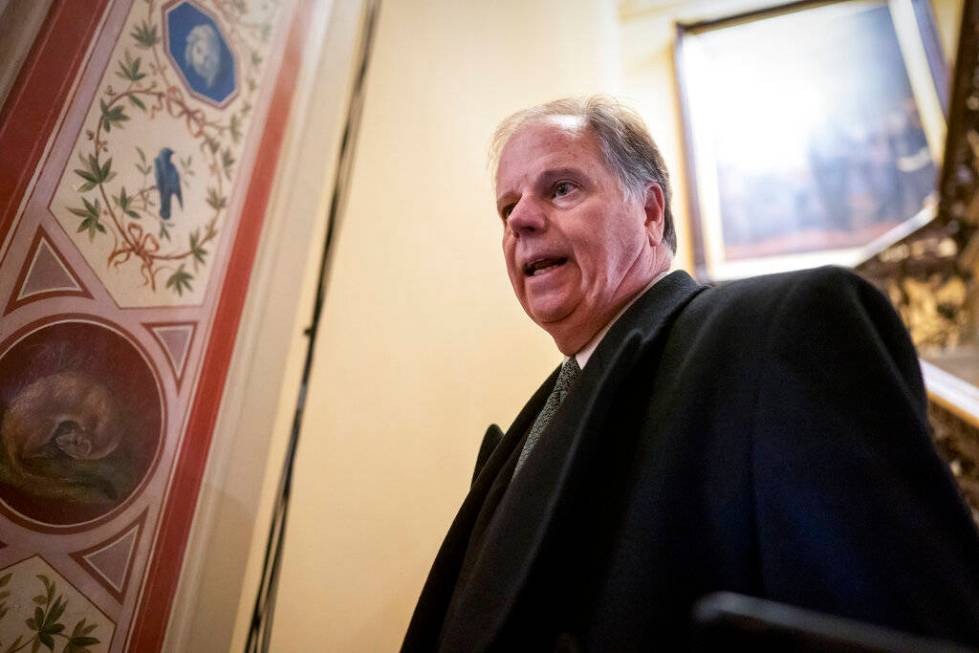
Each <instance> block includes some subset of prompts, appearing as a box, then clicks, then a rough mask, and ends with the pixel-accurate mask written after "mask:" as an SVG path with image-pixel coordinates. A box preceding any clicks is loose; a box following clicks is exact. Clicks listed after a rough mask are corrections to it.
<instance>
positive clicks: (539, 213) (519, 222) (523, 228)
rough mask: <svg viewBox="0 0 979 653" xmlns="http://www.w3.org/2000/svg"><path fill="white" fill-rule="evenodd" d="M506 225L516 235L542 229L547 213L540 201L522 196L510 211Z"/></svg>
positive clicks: (545, 222)
mask: <svg viewBox="0 0 979 653" xmlns="http://www.w3.org/2000/svg"><path fill="white" fill-rule="evenodd" d="M507 226H508V227H510V229H511V230H512V231H513V233H515V234H517V235H523V234H528V233H534V232H538V231H543V230H544V228H545V227H546V226H547V214H546V212H545V209H544V207H543V206H541V204H540V202H538V201H537V200H535V199H534V198H531V197H522V198H520V201H519V202H517V205H516V206H514V207H513V210H512V211H510V216H509V217H508V218H507Z"/></svg>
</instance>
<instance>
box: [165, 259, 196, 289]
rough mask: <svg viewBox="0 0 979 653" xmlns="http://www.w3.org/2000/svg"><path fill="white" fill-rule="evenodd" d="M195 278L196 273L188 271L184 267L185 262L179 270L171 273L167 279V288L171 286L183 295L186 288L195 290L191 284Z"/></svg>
mask: <svg viewBox="0 0 979 653" xmlns="http://www.w3.org/2000/svg"><path fill="white" fill-rule="evenodd" d="M193 280H194V275H192V274H191V273H190V272H187V271H186V270H185V269H184V266H183V264H181V265H180V267H179V268H177V271H176V272H174V273H173V274H172V275H170V278H169V279H167V288H171V289H172V290H173V291H174V292H176V293H177V294H178V295H180V296H183V294H184V290H187V291H188V292H189V291H191V290H193V288H191V285H190V282H191V281H193Z"/></svg>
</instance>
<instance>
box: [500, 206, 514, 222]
mask: <svg viewBox="0 0 979 653" xmlns="http://www.w3.org/2000/svg"><path fill="white" fill-rule="evenodd" d="M511 213H513V204H507V205H506V206H504V207H503V208H502V209H500V217H501V218H503V219H504V220H506V219H507V218H509V217H510V214H511Z"/></svg>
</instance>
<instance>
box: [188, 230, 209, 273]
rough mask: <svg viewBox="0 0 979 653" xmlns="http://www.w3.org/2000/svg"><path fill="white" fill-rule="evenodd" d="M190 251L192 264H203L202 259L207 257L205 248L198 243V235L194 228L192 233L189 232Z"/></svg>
mask: <svg viewBox="0 0 979 653" xmlns="http://www.w3.org/2000/svg"><path fill="white" fill-rule="evenodd" d="M190 253H191V254H192V255H193V257H194V266H195V267H196V266H197V265H198V264H203V263H204V259H205V258H206V257H207V250H206V249H204V247H203V246H202V245H201V243H200V235H199V233H198V231H197V230H196V229H195V230H194V233H192V234H190Z"/></svg>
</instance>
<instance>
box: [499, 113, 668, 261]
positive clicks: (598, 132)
mask: <svg viewBox="0 0 979 653" xmlns="http://www.w3.org/2000/svg"><path fill="white" fill-rule="evenodd" d="M551 116H572V117H577V118H580V119H582V120H583V121H584V122H585V124H587V125H588V126H589V127H590V128H591V130H592V132H593V133H594V134H595V136H596V137H597V138H598V142H599V145H600V147H601V149H602V156H603V157H604V159H605V164H606V165H607V166H608V167H609V169H610V170H611V171H612V172H613V173H615V175H616V176H617V177H618V178H619V181H620V182H621V184H622V188H623V190H624V191H625V192H626V193H627V194H628V195H629V196H631V197H633V198H634V199H638V200H640V201H641V200H642V198H643V197H644V196H645V191H646V187H647V186H648V185H649V184H650V183H651V182H652V183H655V184H657V185H658V186H659V187H660V189H662V191H663V199H664V204H665V206H664V208H663V241H664V242H665V243H666V244H667V245H669V247H670V249H671V250H672V251H673V252H674V253H675V252H676V229H675V227H674V226H673V212H672V211H671V210H670V197H671V195H672V193H671V191H670V174H669V172H667V170H666V164H665V163H664V162H663V155H662V154H660V151H659V148H658V147H656V143H655V142H654V141H653V137H652V136H650V135H649V130H648V129H647V128H646V123H644V122H643V120H642V118H640V117H639V114H637V113H636V112H635V111H633V110H632V109H630V108H628V107H626V106H624V105H622V104H621V103H619V102H618V101H616V100H614V99H612V98H610V97H606V96H602V95H592V96H590V97H583V98H562V99H560V100H554V101H553V102H548V103H546V104H541V105H538V106H536V107H531V108H529V109H524V110H523V111H518V112H517V113H515V114H513V115H511V116H510V117H508V118H506V119H505V120H503V122H501V123H500V126H499V127H497V129H496V132H495V133H494V134H493V141H492V146H491V149H490V155H491V159H490V160H491V165H492V166H493V169H494V170H495V169H496V166H497V165H498V164H499V159H500V154H501V153H502V151H503V148H504V146H505V145H506V144H507V142H508V141H509V140H510V138H512V137H513V135H514V134H516V133H517V132H518V131H520V129H522V128H523V127H525V126H526V125H528V124H530V123H534V122H539V121H542V120H545V119H547V118H549V117H551Z"/></svg>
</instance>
